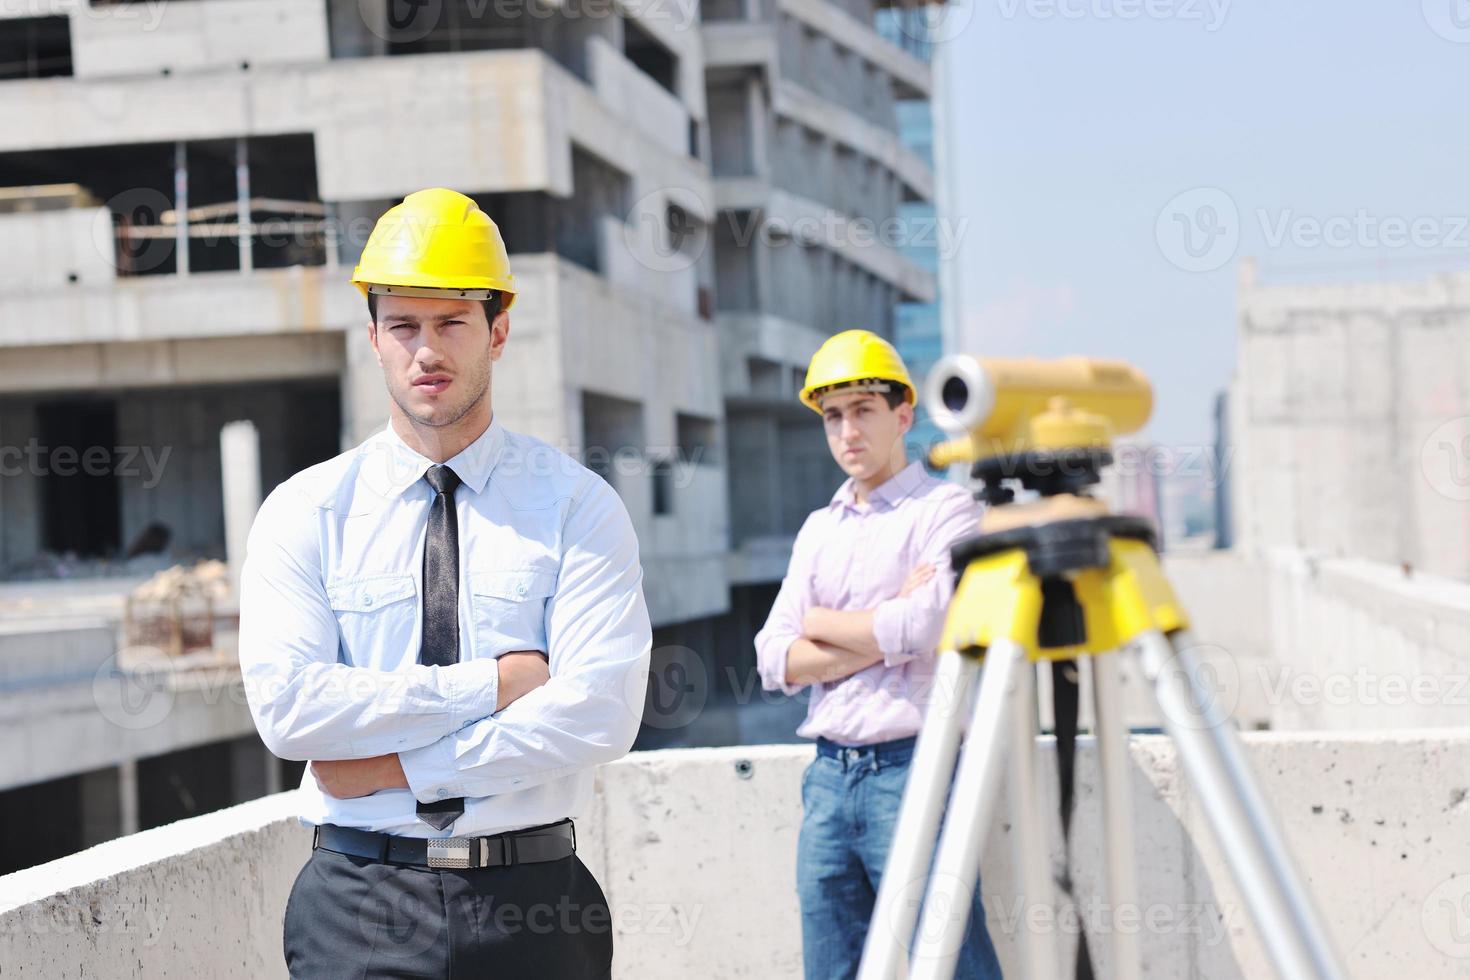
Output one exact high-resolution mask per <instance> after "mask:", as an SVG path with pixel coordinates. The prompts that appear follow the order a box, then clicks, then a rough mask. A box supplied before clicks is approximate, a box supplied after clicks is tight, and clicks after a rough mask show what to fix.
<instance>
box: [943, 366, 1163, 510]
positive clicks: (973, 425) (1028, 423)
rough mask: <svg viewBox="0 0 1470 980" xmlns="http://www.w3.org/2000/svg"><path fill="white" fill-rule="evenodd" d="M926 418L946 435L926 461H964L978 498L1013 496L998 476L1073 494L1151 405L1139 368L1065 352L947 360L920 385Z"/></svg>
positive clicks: (1045, 492) (1002, 500)
mask: <svg viewBox="0 0 1470 980" xmlns="http://www.w3.org/2000/svg"><path fill="white" fill-rule="evenodd" d="M925 405H926V407H927V408H928V409H929V415H930V417H931V418H933V419H934V421H935V423H936V424H937V425H938V426H939V427H940V428H942V429H945V430H946V431H948V432H950V433H951V434H952V435H953V436H954V437H955V438H952V439H951V440H950V441H949V442H946V443H943V444H942V445H939V446H936V447H934V449H933V450H932V451H931V452H930V454H929V460H930V463H931V464H932V465H934V466H936V467H941V468H942V467H946V466H951V465H954V464H955V463H970V464H972V469H971V474H972V476H973V477H974V479H975V480H977V481H978V482H979V483H980V485H981V486H980V490H979V491H978V492H977V494H976V496H977V497H979V498H980V499H981V500H983V501H985V502H986V503H987V504H991V505H1003V504H1008V503H1011V502H1012V501H1013V500H1014V499H1015V492H1014V490H1013V489H1012V488H1011V487H1009V486H1007V485H1006V484H1007V482H1008V481H1016V482H1018V483H1020V484H1021V486H1022V487H1024V488H1026V489H1028V490H1035V491H1037V492H1038V493H1039V494H1041V495H1042V496H1043V497H1051V496H1056V495H1060V494H1078V493H1080V492H1082V491H1083V490H1085V489H1086V488H1087V487H1089V486H1091V485H1093V484H1095V483H1097V482H1098V481H1099V480H1100V479H1101V476H1100V471H1101V470H1102V468H1103V467H1104V466H1107V465H1108V464H1110V463H1111V462H1112V461H1113V453H1112V442H1113V439H1114V437H1116V436H1118V435H1125V434H1127V433H1129V432H1135V431H1137V430H1138V429H1141V428H1142V427H1143V425H1144V423H1145V422H1147V421H1148V417H1149V413H1150V412H1151V411H1152V409H1153V390H1152V388H1151V387H1150V385H1149V382H1148V379H1147V378H1146V377H1144V375H1143V372H1141V371H1139V370H1138V369H1137V368H1135V367H1133V366H1132V365H1129V364H1126V363H1124V362H1123V361H1108V360H1096V359H1091V358H1085V357H1067V358H1061V359H1059V360H1050V361H1048V360H1040V359H1037V358H1025V359H1008V358H978V357H974V356H972V355H969V354H959V355H954V356H951V357H947V358H945V359H944V360H942V361H940V362H939V363H938V364H936V365H935V366H934V369H933V370H932V371H931V372H930V373H929V377H928V380H927V382H926V384H925Z"/></svg>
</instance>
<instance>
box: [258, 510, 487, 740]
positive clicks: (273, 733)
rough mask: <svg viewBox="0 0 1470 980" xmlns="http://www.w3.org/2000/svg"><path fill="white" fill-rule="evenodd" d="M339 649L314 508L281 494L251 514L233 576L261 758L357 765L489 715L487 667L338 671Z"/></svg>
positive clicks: (484, 663)
mask: <svg viewBox="0 0 1470 980" xmlns="http://www.w3.org/2000/svg"><path fill="white" fill-rule="evenodd" d="M340 645H341V640H340V634H339V633H338V629H337V620H336V617H335V615H334V614H333V612H332V607H331V604H330V602H329V601H328V598H327V591H326V586H325V583H324V581H323V577H322V570H321V543H320V539H319V535H318V532H317V509H316V507H315V505H314V504H313V503H312V502H311V501H310V500H309V499H308V498H307V497H306V496H305V495H304V494H302V493H301V492H300V491H298V490H296V489H295V488H294V487H293V486H292V485H291V484H290V483H285V484H282V485H281V486H279V487H277V488H276V489H275V491H274V492H272V493H271V495H270V496H269V497H268V498H267V499H266V501H265V503H264V504H263V505H262V506H261V508H260V512H259V513H258V514H257V515H256V518H255V523H254V524H253V525H252V527H251V529H250V536H249V539H248V541H247V544H246V553H245V564H244V567H243V568H242V569H241V573H240V672H241V676H242V678H243V680H244V684H245V696H246V700H247V702H248V704H249V706H250V714H251V716H252V717H253V718H254V720H255V725H256V728H257V729H258V730H259V732H260V738H261V741H263V742H264V743H265V746H266V748H268V749H269V750H270V751H271V752H272V753H274V754H275V755H277V756H279V757H280V758H282V759H293V760H298V761H302V760H309V759H323V760H326V759H364V758H369V757H372V756H376V755H386V754H388V753H390V752H397V751H400V750H402V749H411V748H418V747H419V746H423V745H428V744H431V743H432V742H434V741H435V740H437V739H440V738H442V737H443V736H445V735H446V734H448V733H450V732H453V731H455V730H456V729H458V728H460V727H461V726H462V725H465V724H466V723H468V722H470V721H473V720H474V719H476V718H482V717H484V716H485V715H488V714H489V713H490V712H492V711H494V710H495V701H496V698H497V697H498V689H497V681H498V676H499V675H498V667H497V665H496V663H495V661H493V660H490V661H471V662H467V663H460V664H454V665H451V666H448V667H434V666H425V665H422V664H412V665H411V666H408V667H407V668H405V669H404V670H402V671H393V672H388V671H381V670H376V669H373V668H368V667H355V666H350V665H348V664H344V663H341V662H340V661H339V657H338V649H339V647H340ZM408 659H409V660H410V661H412V660H414V659H416V658H414V657H410V658H408Z"/></svg>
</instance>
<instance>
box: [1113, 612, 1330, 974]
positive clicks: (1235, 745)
mask: <svg viewBox="0 0 1470 980" xmlns="http://www.w3.org/2000/svg"><path fill="white" fill-rule="evenodd" d="M1138 646H1139V649H1140V651H1141V653H1142V656H1143V668H1144V672H1145V674H1146V675H1147V676H1148V678H1149V680H1150V681H1151V682H1152V683H1153V685H1154V693H1155V695H1156V697H1157V699H1158V703H1159V709H1160V710H1161V712H1162V713H1163V716H1164V728H1165V730H1166V731H1168V733H1169V735H1170V736H1171V737H1172V738H1173V740H1174V743H1175V745H1176V746H1177V747H1178V750H1179V759H1180V761H1181V762H1182V763H1183V764H1184V770H1185V773H1186V775H1188V777H1189V782H1190V785H1191V786H1192V787H1193V788H1194V791H1195V793H1197V794H1198V795H1199V798H1200V802H1201V803H1202V804H1203V806H1204V810H1205V813H1206V815H1207V816H1208V817H1209V820H1210V826H1211V827H1212V828H1213V830H1214V832H1215V838H1216V840H1217V841H1219V844H1220V848H1221V850H1223V851H1224V852H1225V856H1226V858H1227V860H1228V863H1229V865H1230V870H1231V872H1232V873H1233V875H1234V877H1235V882H1236V885H1237V886H1238V887H1239V888H1240V891H1241V893H1242V894H1243V895H1244V897H1245V902H1246V905H1247V906H1248V907H1249V909H1250V912H1251V918H1252V920H1253V921H1254V922H1255V926H1256V930H1257V932H1258V933H1259V934H1260V936H1261V941H1262V942H1263V943H1264V945H1265V947H1266V952H1267V955H1269V956H1270V958H1271V961H1272V963H1273V965H1274V966H1275V967H1276V972H1277V974H1278V975H1279V976H1281V977H1284V978H1287V980H1298V978H1301V980H1323V978H1331V980H1336V978H1339V977H1342V976H1344V973H1343V970H1342V967H1341V965H1340V964H1339V962H1338V960H1337V955H1336V953H1335V952H1334V950H1333V948H1332V944H1331V942H1330V941H1329V940H1328V938H1327V933H1326V931H1325V930H1324V929H1323V928H1322V924H1321V918H1320V916H1319V915H1318V914H1317V910H1316V909H1315V908H1314V907H1313V905H1312V901H1311V897H1310V895H1309V893H1308V892H1307V890H1306V888H1304V887H1303V886H1302V883H1301V878H1300V876H1299V875H1298V873H1297V870H1296V868H1295V867H1294V866H1293V864H1292V862H1291V858H1290V856H1289V855H1288V854H1287V851H1286V847H1285V844H1284V843H1283V842H1282V839H1281V834H1280V831H1279V830H1278V829H1277V827H1276V824H1275V820H1274V818H1273V817H1272V815H1271V812H1270V810H1269V809H1268V808H1267V806H1266V803H1265V799H1264V797H1262V796H1261V792H1260V790H1259V788H1258V787H1257V786H1256V783H1255V778H1254V776H1253V775H1252V774H1251V771H1250V767H1249V766H1248V765H1247V764H1246V761H1245V756H1244V753H1243V752H1242V750H1241V747H1240V740H1239V737H1238V736H1237V735H1236V732H1235V729H1234V727H1233V726H1232V725H1231V724H1230V723H1229V722H1228V721H1227V720H1226V719H1225V718H1224V716H1223V714H1222V713H1221V711H1220V710H1219V707H1218V705H1216V704H1215V702H1214V700H1213V694H1214V692H1212V691H1211V690H1209V688H1208V687H1207V686H1206V684H1205V683H1204V679H1203V678H1202V677H1201V676H1200V670H1199V663H1198V661H1197V660H1196V659H1195V657H1194V654H1193V653H1192V652H1191V650H1190V649H1189V647H1190V644H1189V640H1188V639H1187V637H1186V635H1185V634H1183V633H1179V634H1175V639H1174V642H1172V643H1171V642H1170V640H1169V639H1168V638H1167V637H1165V636H1164V635H1163V634H1162V633H1159V632H1158V631H1150V632H1147V633H1144V634H1142V635H1141V636H1140V637H1139V638H1138Z"/></svg>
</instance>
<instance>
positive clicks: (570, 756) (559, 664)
mask: <svg viewBox="0 0 1470 980" xmlns="http://www.w3.org/2000/svg"><path fill="white" fill-rule="evenodd" d="M580 489H581V491H582V492H581V493H579V494H578V496H577V497H576V499H574V500H573V501H572V503H571V504H570V508H569V513H568V515H567V517H566V519H565V522H564V524H563V528H562V532H563V540H564V541H566V542H567V543H568V544H567V548H566V551H565V552H564V553H563V556H562V564H561V570H560V573H559V578H558V585H557V592H556V594H555V595H554V596H553V597H552V598H551V599H550V600H548V602H547V607H546V644H547V648H548V649H547V653H546V654H542V653H541V652H539V651H517V652H514V653H506V654H502V655H500V656H499V657H498V658H497V659H493V660H492V659H477V660H471V661H468V662H461V663H458V664H453V665H450V666H447V667H431V666H424V665H420V664H413V665H409V666H407V667H405V668H402V669H400V670H395V671H382V670H377V669H374V668H369V667H358V666H354V665H351V664H346V663H341V662H339V658H338V646H339V644H340V637H339V633H338V629H337V622H336V618H335V615H334V613H333V611H332V608H331V605H330V602H329V601H328V598H327V596H326V593H325V588H324V586H323V584H322V582H323V576H322V570H321V566H320V544H319V541H318V531H317V528H316V526H315V521H316V517H315V516H314V514H313V512H312V511H311V509H310V508H309V507H303V503H304V501H303V500H302V498H301V497H300V495H299V494H293V492H292V490H291V488H290V487H289V486H288V485H283V486H282V487H278V488H277V490H276V491H275V492H273V493H272V494H271V496H270V498H268V499H267V500H266V502H265V505H264V506H262V508H261V513H260V514H259V515H258V516H257V519H256V524H255V527H254V528H253V529H252V532H251V538H250V542H249V544H248V546H247V559H246V563H245V568H244V571H243V573H242V576H241V627H240V632H241V636H240V664H241V670H242V674H243V676H244V680H245V685H246V695H247V698H248V700H249V703H250V709H251V713H252V715H253V717H254V720H255V723H256V727H257V728H258V729H259V731H260V734H261V738H262V740H263V741H264V742H265V743H266V747H267V748H269V749H270V750H271V752H272V753H274V754H275V755H277V756H279V757H280V758H283V759H300V760H310V761H311V763H312V766H311V770H312V773H313V775H314V776H315V777H316V779H317V781H318V784H319V785H320V786H321V787H322V789H323V791H324V792H328V793H330V794H331V795H333V796H337V797H342V798H346V797H350V796H364V795H368V794H370V793H373V792H376V791H378V790H380V789H403V788H409V789H411V790H414V791H415V795H416V797H417V798H419V799H421V800H427V799H433V798H436V797H437V796H438V795H439V793H440V792H441V791H446V792H448V793H449V794H450V795H454V796H489V795H492V794H494V793H498V792H505V791H510V790H515V789H526V788H530V787H532V786H535V785H538V784H540V783H543V782H545V781H547V780H549V779H555V778H557V777H559V776H563V775H567V774H569V773H571V772H573V771H577V770H582V769H586V768H589V767H591V766H595V765H597V764H599V763H601V762H606V761H609V760H610V759H614V758H617V757H619V756H621V755H623V754H624V753H626V752H627V750H628V748H629V747H630V746H631V745H632V742H633V738H634V737H635V736H636V734H637V730H638V723H639V720H640V718H641V715H642V708H643V705H642V700H641V698H642V692H643V689H644V686H643V684H641V683H636V679H637V675H638V674H639V672H640V671H641V672H645V673H646V670H647V663H648V653H649V646H650V643H651V635H650V629H649V624H648V613H647V608H646V606H645V605H644V602H643V595H642V588H641V585H642V571H641V566H640V564H639V561H638V551H637V539H636V538H635V537H634V535H633V530H632V526H631V523H630V522H629V520H628V517H627V512H626V510H624V509H623V507H622V503H621V501H620V500H619V499H618V498H617V496H616V494H615V493H614V492H613V491H612V490H611V488H609V487H607V486H606V484H603V483H601V481H598V480H596V479H595V478H589V481H588V482H587V483H586V484H584V486H583V487H582V488H580ZM532 695H534V696H532Z"/></svg>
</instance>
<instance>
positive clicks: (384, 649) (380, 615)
mask: <svg viewBox="0 0 1470 980" xmlns="http://www.w3.org/2000/svg"><path fill="white" fill-rule="evenodd" d="M327 601H328V603H329V604H330V605H331V607H332V615H333V616H334V617H336V620H337V629H338V631H339V632H340V633H341V636H342V649H343V651H344V652H345V654H346V657H345V660H346V662H347V663H349V664H352V665H353V666H356V667H374V668H377V669H379V670H393V669H395V668H397V667H398V666H399V662H398V661H399V660H400V659H401V657H402V655H403V651H404V650H413V649H416V645H415V644H414V642H413V638H414V634H415V632H416V631H417V629H418V612H419V603H418V587H417V586H416V585H415V584H414V580H413V575H412V573H409V572H401V573H398V572H394V573H384V574H379V575H364V576H359V577H354V578H344V579H337V580H335V581H332V582H329V583H328V584H327Z"/></svg>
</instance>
